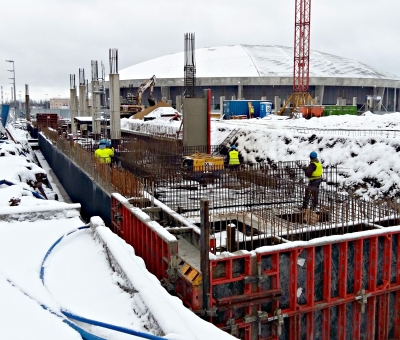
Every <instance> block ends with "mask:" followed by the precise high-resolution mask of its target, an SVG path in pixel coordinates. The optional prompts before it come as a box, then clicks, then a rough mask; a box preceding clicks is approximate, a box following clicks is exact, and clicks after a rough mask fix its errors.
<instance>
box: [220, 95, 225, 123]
mask: <svg viewBox="0 0 400 340" xmlns="http://www.w3.org/2000/svg"><path fill="white" fill-rule="evenodd" d="M224 100H225V96H221V97H219V114H220V119H222V118H223V117H224Z"/></svg>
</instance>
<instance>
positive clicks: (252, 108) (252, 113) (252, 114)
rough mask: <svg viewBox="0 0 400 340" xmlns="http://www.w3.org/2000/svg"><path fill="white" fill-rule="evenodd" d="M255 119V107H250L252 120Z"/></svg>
mask: <svg viewBox="0 0 400 340" xmlns="http://www.w3.org/2000/svg"><path fill="white" fill-rule="evenodd" d="M252 118H254V106H250V119H252Z"/></svg>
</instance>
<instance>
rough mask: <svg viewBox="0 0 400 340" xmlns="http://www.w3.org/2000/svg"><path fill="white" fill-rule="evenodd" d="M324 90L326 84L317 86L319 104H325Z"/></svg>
mask: <svg viewBox="0 0 400 340" xmlns="http://www.w3.org/2000/svg"><path fill="white" fill-rule="evenodd" d="M324 91H325V86H323V85H317V86H315V96H316V97H318V103H317V104H318V105H324Z"/></svg>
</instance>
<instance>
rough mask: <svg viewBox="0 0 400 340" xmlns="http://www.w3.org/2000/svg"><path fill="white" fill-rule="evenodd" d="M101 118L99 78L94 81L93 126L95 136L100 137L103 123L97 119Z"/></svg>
mask: <svg viewBox="0 0 400 340" xmlns="http://www.w3.org/2000/svg"><path fill="white" fill-rule="evenodd" d="M98 118H100V94H99V82H98V80H94V81H92V122H93V123H92V128H93V134H94V138H95V139H98V138H100V134H101V130H100V129H101V125H100V121H99V120H97V119H98Z"/></svg>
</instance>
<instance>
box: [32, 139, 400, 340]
mask: <svg viewBox="0 0 400 340" xmlns="http://www.w3.org/2000/svg"><path fill="white" fill-rule="evenodd" d="M46 134H49V135H48V139H45V138H43V137H42V135H40V136H39V144H40V147H41V150H42V152H43V153H44V154H45V155H50V156H49V157H47V156H46V158H48V159H49V163H54V164H56V163H57V164H58V166H57V167H55V166H54V164H51V165H52V166H53V169H59V170H55V171H61V172H63V171H65V169H68V174H66V176H68V177H70V176H71V175H72V176H73V178H74V187H76V186H77V183H76V181H82V183H78V184H79V191H80V192H88V191H89V192H90V191H91V190H93V188H92V186H93V185H94V184H93V182H92V180H90V178H92V179H94V181H95V183H98V187H99V188H98V189H96V192H97V191H99V192H100V191H101V194H100V195H101V196H99V197H100V198H97V196H96V198H95V197H93V199H92V200H91V202H90V204H91V205H93V204H96V202H107V200H108V202H109V204H110V205H111V214H110V215H109V216H108V220H109V221H110V226H111V228H112V229H113V230H114V232H115V233H117V234H118V235H119V236H121V237H122V238H123V239H124V240H125V241H126V242H127V243H129V244H130V245H132V246H133V247H134V249H135V253H136V254H137V255H138V256H141V257H142V258H143V259H144V261H145V263H146V266H147V268H148V270H149V271H151V272H152V273H153V274H154V275H156V276H157V278H158V279H159V280H160V281H161V283H162V284H163V286H164V287H165V288H166V289H167V290H168V291H170V292H171V293H172V294H175V295H177V296H178V297H180V298H181V299H182V301H183V303H184V304H185V305H186V306H187V307H188V308H190V309H191V310H192V311H193V312H194V313H196V314H198V315H199V316H201V317H203V318H205V319H206V320H208V321H210V322H212V323H214V324H215V325H216V326H218V327H220V328H222V329H224V330H225V331H227V332H229V333H231V334H232V335H234V336H236V337H238V338H240V339H248V340H250V339H302V338H306V337H309V336H311V337H313V338H314V339H347V338H350V337H352V338H355V339H364V338H365V339H398V338H399V337H400V328H399V326H398V325H399V324H400V319H399V318H400V317H399V315H400V303H399V301H400V261H399V259H400V238H399V234H400V226H399V225H400V210H399V206H398V205H397V204H395V203H393V202H392V201H390V200H387V201H381V202H380V203H379V204H378V203H374V202H371V201H363V200H360V199H357V198H355V197H352V196H350V195H347V194H346V195H345V194H342V193H339V192H338V191H337V187H336V185H335V184H336V176H337V169H336V168H335V167H331V168H325V169H324V180H325V182H326V183H327V185H326V188H325V189H323V190H322V189H321V190H320V197H319V208H318V209H317V211H315V212H314V211H310V210H307V211H301V210H300V209H299V207H301V203H302V197H303V194H304V189H305V186H304V184H303V179H304V172H303V170H302V167H303V166H304V165H305V164H306V163H305V161H304V160H298V161H297V162H280V163H274V162H269V163H263V164H257V165H245V166H243V167H242V168H241V169H240V170H238V171H230V170H229V169H225V168H224V167H223V166H222V167H214V168H210V167H208V168H204V167H201V168H196V167H192V168H190V167H189V168H188V167H184V166H182V159H183V158H184V157H185V156H190V157H192V158H195V157H198V156H199V153H201V152H203V151H204V150H203V149H204V148H205V147H192V148H188V147H184V146H183V145H182V141H181V140H179V139H176V138H168V137H166V136H159V135H156V134H153V135H151V134H143V133H135V132H129V133H128V132H127V131H125V132H123V134H122V138H123V142H122V143H121V148H120V156H119V161H120V162H121V165H122V167H120V168H118V167H109V166H106V167H100V168H101V172H99V171H100V168H99V166H98V165H96V162H94V160H93V159H92V157H90V156H89V155H92V154H91V153H88V152H87V151H86V150H85V149H83V148H76V146H73V145H71V143H70V142H69V141H67V140H63V139H62V138H60V137H58V136H57V135H56V134H55V133H54V134H51V133H50V132H47V133H46ZM51 140H53V143H51V142H50V141H51ZM54 145H56V148H55V147H54ZM211 149H212V150H211V152H212V153H213V154H214V156H215V157H223V156H224V154H225V153H226V152H227V150H226V148H225V147H224V145H221V146H215V147H212V148H211ZM196 151H198V152H199V153H197V154H196ZM65 155H67V156H68V157H65ZM70 160H71V161H70ZM65 162H66V163H65ZM64 163H65V166H60V165H64ZM67 163H68V164H67ZM74 164H76V165H77V169H76V171H80V174H79V176H78V175H76V176H75V174H74V171H75V170H74ZM85 173H86V174H91V175H85ZM128 174H129V176H128ZM57 176H58V177H59V178H60V180H61V182H63V177H66V176H64V175H63V174H62V173H61V174H57ZM84 176H87V177H88V178H89V180H88V181H86V180H83V179H82V178H84ZM63 185H64V183H63ZM65 185H66V189H67V190H68V186H69V184H68V183H65ZM85 186H90V188H89V187H88V188H87V190H86V188H85ZM117 192H118V194H117ZM94 195H97V193H94ZM72 198H73V197H72ZM86 201H87V200H86ZM97 204H98V203H97ZM102 204H103V206H102V207H101V208H100V209H99V211H103V213H104V203H102ZM82 208H83V210H85V209H91V208H92V206H90V207H88V208H87V207H86V206H85V203H83V204H82ZM104 220H105V221H107V216H106V217H105V218H104Z"/></svg>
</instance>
